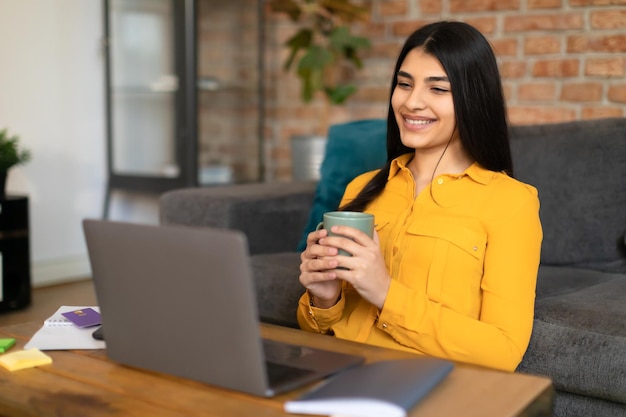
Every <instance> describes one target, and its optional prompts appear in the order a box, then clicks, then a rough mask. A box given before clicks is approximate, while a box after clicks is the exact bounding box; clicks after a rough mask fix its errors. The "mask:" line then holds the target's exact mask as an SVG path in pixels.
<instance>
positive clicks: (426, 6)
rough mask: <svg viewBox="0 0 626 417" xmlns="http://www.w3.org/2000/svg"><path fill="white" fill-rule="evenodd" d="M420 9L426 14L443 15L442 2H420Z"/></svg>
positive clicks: (434, 0) (432, 0)
mask: <svg viewBox="0 0 626 417" xmlns="http://www.w3.org/2000/svg"><path fill="white" fill-rule="evenodd" d="M419 8H420V12H422V13H424V14H429V13H441V9H442V6H441V0H419Z"/></svg>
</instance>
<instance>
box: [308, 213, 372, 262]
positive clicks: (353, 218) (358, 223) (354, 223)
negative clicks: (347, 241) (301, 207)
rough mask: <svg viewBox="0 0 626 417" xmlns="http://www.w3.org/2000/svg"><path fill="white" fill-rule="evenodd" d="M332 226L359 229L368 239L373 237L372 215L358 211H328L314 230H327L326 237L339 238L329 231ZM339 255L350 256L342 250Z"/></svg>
mask: <svg viewBox="0 0 626 417" xmlns="http://www.w3.org/2000/svg"><path fill="white" fill-rule="evenodd" d="M333 226H350V227H354V228H355V229H359V230H360V231H362V232H363V233H365V234H367V235H368V236H369V237H373V236H374V215H373V214H369V213H362V212H360V211H329V212H328V213H324V221H322V222H320V223H319V224H318V225H317V228H316V230H320V229H327V230H328V236H341V235H338V234H336V233H332V232H331V231H330V229H331V227H333ZM339 255H344V256H352V255H351V254H349V253H348V252H346V251H344V250H341V249H340V250H339Z"/></svg>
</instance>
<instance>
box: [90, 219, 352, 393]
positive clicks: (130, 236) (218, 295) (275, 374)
mask: <svg viewBox="0 0 626 417" xmlns="http://www.w3.org/2000/svg"><path fill="white" fill-rule="evenodd" d="M83 229H84V232H85V239H86V242H87V248H88V252H89V259H90V262H91V268H92V274H93V281H94V286H95V291H96V297H97V300H98V304H99V306H100V311H101V314H102V328H103V330H104V338H105V341H106V349H107V355H108V356H109V358H110V359H112V360H114V361H116V362H119V363H122V364H125V365H130V366H134V367H138V368H143V369H148V370H153V371H158V372H163V373H168V374H172V375H177V376H182V377H185V378H190V379H194V380H197V381H201V382H205V383H208V384H212V385H216V386H220V387H224V388H229V389H234V390H237V391H243V392H247V393H250V394H255V395H259V396H266V397H270V396H274V395H276V394H278V393H281V392H284V391H287V390H290V389H294V388H296V387H299V386H301V385H304V384H306V383H310V382H313V381H315V380H318V379H322V378H323V377H326V376H328V375H331V374H333V373H336V372H338V371H340V370H343V369H347V368H349V367H352V366H355V365H358V364H360V363H362V362H363V360H364V359H363V358H361V357H359V356H354V355H346V354H341V353H336V352H330V351H324V350H319V349H313V348H309V347H301V346H295V345H288V344H284V343H279V342H276V341H269V340H263V339H262V338H261V333H260V328H259V320H258V312H257V305H256V299H255V292H254V286H253V285H254V282H253V278H252V271H251V268H250V261H249V257H248V249H247V240H246V238H245V235H244V234H243V233H241V232H238V231H234V230H223V229H208V228H191V227H184V226H154V225H140V224H131V223H123V222H113V221H103V220H92V219H86V220H84V221H83ZM294 279H297V278H296V276H295V275H294ZM295 309H296V306H294V314H295Z"/></svg>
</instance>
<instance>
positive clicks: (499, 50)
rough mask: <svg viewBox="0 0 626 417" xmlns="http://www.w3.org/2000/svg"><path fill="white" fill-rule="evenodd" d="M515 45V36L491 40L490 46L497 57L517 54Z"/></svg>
mask: <svg viewBox="0 0 626 417" xmlns="http://www.w3.org/2000/svg"><path fill="white" fill-rule="evenodd" d="M517 45H518V44H517V39H515V38H500V39H492V40H491V47H492V48H493V52H494V53H495V54H496V56H497V57H503V56H506V57H509V56H517Z"/></svg>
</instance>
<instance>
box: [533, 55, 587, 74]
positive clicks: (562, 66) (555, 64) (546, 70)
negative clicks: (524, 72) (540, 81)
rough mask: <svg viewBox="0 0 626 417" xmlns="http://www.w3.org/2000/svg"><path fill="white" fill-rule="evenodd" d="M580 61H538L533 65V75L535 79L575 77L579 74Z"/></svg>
mask: <svg viewBox="0 0 626 417" xmlns="http://www.w3.org/2000/svg"><path fill="white" fill-rule="evenodd" d="M579 65H580V61H579V60H578V59H550V60H544V61H537V62H535V64H534V65H533V68H532V75H533V76H535V77H575V76H577V75H578V74H579V70H578V67H579Z"/></svg>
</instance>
